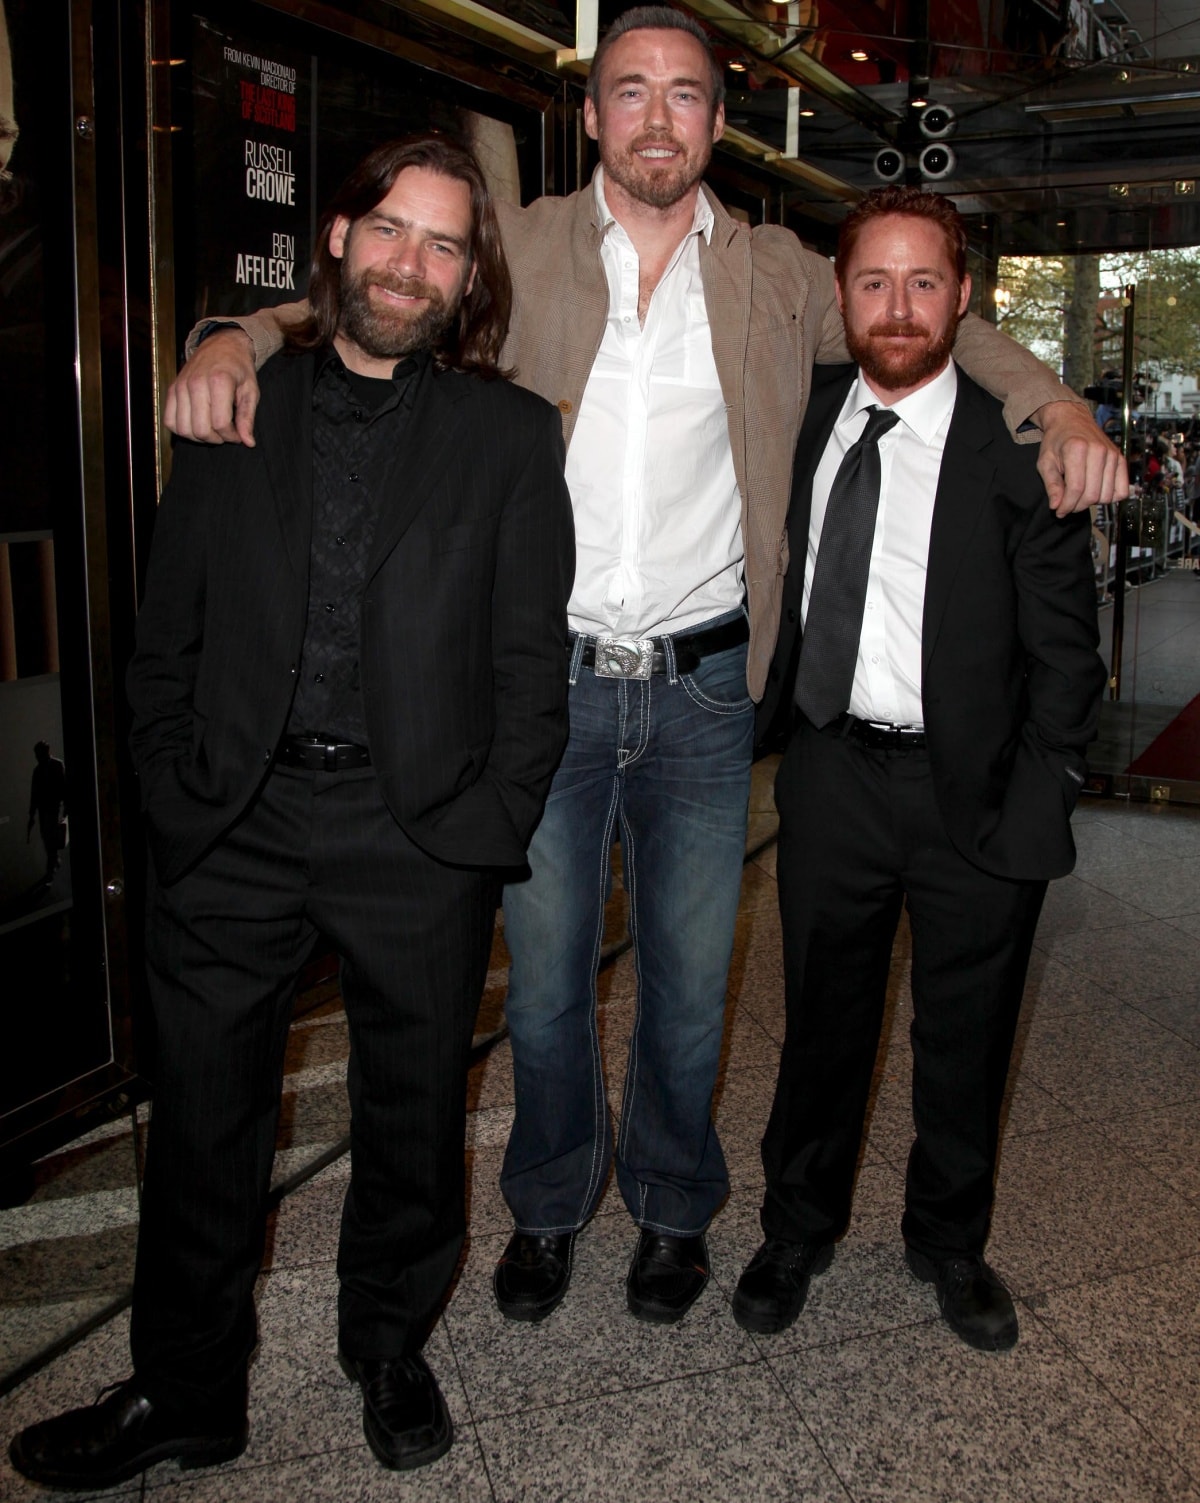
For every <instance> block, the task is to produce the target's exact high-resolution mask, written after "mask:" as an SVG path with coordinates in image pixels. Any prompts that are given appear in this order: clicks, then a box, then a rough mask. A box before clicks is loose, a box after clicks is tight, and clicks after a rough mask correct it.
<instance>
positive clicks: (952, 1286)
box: [904, 1247, 1018, 1352]
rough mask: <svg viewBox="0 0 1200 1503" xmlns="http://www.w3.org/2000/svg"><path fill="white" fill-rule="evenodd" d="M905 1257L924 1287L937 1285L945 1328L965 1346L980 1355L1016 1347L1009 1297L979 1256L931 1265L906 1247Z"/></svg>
mask: <svg viewBox="0 0 1200 1503" xmlns="http://www.w3.org/2000/svg"><path fill="white" fill-rule="evenodd" d="M904 1257H905V1260H906V1262H907V1263H908V1266H909V1268H910V1269H911V1270H912V1272H913V1273H914V1274H915V1276H916V1277H917V1278H919V1279H920V1280H921V1282H922V1283H923V1284H934V1285H936V1287H937V1302H938V1308H939V1309H940V1310H941V1312H942V1314H943V1315H944V1316H945V1318H946V1324H947V1325H948V1326H949V1327H950V1329H951V1330H952V1331H953V1332H954V1334H955V1335H956V1336H961V1337H962V1339H963V1340H964V1341H965V1342H966V1343H967V1345H968V1346H973V1347H977V1348H978V1350H979V1351H981V1352H1006V1351H1008V1349H1009V1347H1013V1346H1016V1344H1017V1334H1018V1332H1017V1312H1016V1310H1015V1309H1014V1308H1013V1302H1012V1295H1010V1294H1009V1292H1008V1290H1007V1289H1006V1288H1005V1287H1004V1285H1003V1284H1002V1283H1001V1282H1000V1279H999V1277H998V1276H997V1274H996V1272H995V1270H994V1269H992V1268H989V1267H988V1265H987V1264H986V1263H985V1262H984V1261H983V1259H982V1258H981V1257H980V1256H979V1255H978V1254H975V1256H973V1257H966V1258H946V1259H944V1260H943V1261H941V1262H934V1260H933V1259H932V1258H927V1257H925V1255H924V1254H923V1253H919V1252H914V1251H913V1249H912V1248H911V1247H908V1248H905V1251H904Z"/></svg>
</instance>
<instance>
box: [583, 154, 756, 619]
mask: <svg viewBox="0 0 1200 1503" xmlns="http://www.w3.org/2000/svg"><path fill="white" fill-rule="evenodd" d="M594 186H595V194H596V206H597V210H598V212H599V216H600V222H601V224H602V225H603V226H604V234H603V240H602V242H601V252H600V254H601V260H602V262H603V265H604V272H605V275H606V277H607V278H608V318H607V321H606V322H605V326H604V337H603V339H602V341H601V344H600V350H599V353H598V354H597V356H596V359H595V362H594V364H593V366H592V370H591V374H590V375H589V377H588V381H587V386H586V387H585V388H584V393H583V400H582V402H581V404H580V408H579V415H578V418H577V419H576V423H575V430H574V433H573V434H572V437H571V447H570V450H569V451H568V453H567V470H566V474H567V485H568V487H569V488H570V492H571V502H572V505H573V508H574V512H575V553H576V567H575V587H574V589H573V590H572V592H571V600H570V604H569V606H568V616H569V619H570V623H571V626H572V627H573V628H574V629H575V630H576V631H581V632H587V633H590V634H592V635H599V634H604V633H610V632H611V633H614V634H617V635H623V636H624V635H628V636H636V637H649V636H658V635H660V634H662V633H665V632H672V631H680V630H683V629H684V628H686V627H690V626H696V625H699V624H700V623H701V622H703V621H710V620H712V618H713V617H715V616H719V615H722V614H724V613H725V612H727V611H730V610H734V609H736V608H737V607H738V606H739V605H741V603H742V563H743V559H742V529H741V500H740V498H739V495H738V488H737V480H736V478H735V476H734V471H733V452H732V450H731V448H730V445H729V427H728V422H727V417H726V410H725V399H724V396H723V395H722V392H721V383H720V380H719V378H718V376H717V367H716V362H715V361H714V359H713V352H712V333H711V331H710V329H709V323H708V311H707V309H706V307H705V303H704V287H703V284H702V282H701V279H700V237H701V235H703V236H704V237H705V239H706V240H708V239H709V238H710V237H711V235H712V228H713V212H712V209H711V207H710V206H709V203H708V201H707V199H706V198H705V197H704V195H703V193H700V194H698V195H697V200H696V213H695V217H694V219H693V221H692V228H691V230H690V231H689V233H688V234H687V235H685V236H684V238H683V240H682V241H681V242H680V244H679V246H678V247H677V249H676V251H675V254H674V255H673V256H672V258H671V261H670V263H669V264H668V266H667V269H666V271H665V272H664V273H663V275H662V278H661V279H660V281H659V283H658V285H657V287H655V289H654V295H653V297H652V298H651V299H650V307H649V309H648V310H647V313H646V322H645V325H644V326H640V325H639V323H638V276H639V265H638V255H637V251H636V250H635V249H634V248H633V244H632V242H631V241H630V239H629V236H628V235H627V234H626V233H625V231H624V230H623V229H622V228H621V226H620V225H619V224H618V223H617V221H616V220H615V219H614V218H613V216H612V214H611V213H610V212H609V209H608V205H607V203H606V202H605V199H604V188H603V172H602V171H597V173H596V176H595V179H594Z"/></svg>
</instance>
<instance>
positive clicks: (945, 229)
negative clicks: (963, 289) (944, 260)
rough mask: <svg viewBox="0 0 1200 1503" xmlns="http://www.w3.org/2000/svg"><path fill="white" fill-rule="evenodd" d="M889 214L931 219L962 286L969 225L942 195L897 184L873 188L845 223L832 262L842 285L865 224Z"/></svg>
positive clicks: (848, 215)
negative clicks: (942, 236) (943, 236)
mask: <svg viewBox="0 0 1200 1503" xmlns="http://www.w3.org/2000/svg"><path fill="white" fill-rule="evenodd" d="M889 214H906V215H908V216H909V218H911V219H928V220H931V221H932V222H933V223H934V224H936V225H937V226H938V227H939V228H940V229H941V231H942V233H943V234H944V235H945V237H946V249H947V251H948V252H949V255H950V262H951V265H952V266H953V267H954V274H955V276H956V277H957V278H958V281H959V285H960V286H961V285H962V282H963V280H964V278H965V277H966V275H967V226H966V224H965V223H964V221H963V217H962V215H961V214H960V213H959V212H958V210H957V209H956V208H955V207H954V205H953V204H952V203H951V201H950V200H949V199H948V198H946V197H944V196H943V195H942V194H941V193H929V192H927V191H926V190H925V189H924V188H914V187H902V186H900V185H898V184H896V183H889V184H888V185H887V187H885V188H873V189H872V190H871V192H870V193H868V194H867V196H866V197H865V198H864V199H862V200H861V202H859V203H857V204H855V206H854V207H853V208H852V209H851V210H850V212H849V214H847V215H846V217H845V219H843V220H842V227H841V229H840V230H839V231H838V244H837V255H836V256H835V257H834V261H833V271H834V275H835V276H836V277H837V279H838V281H839V282H841V281H842V278H843V276H844V275H845V271H846V266H847V263H848V262H849V260H850V257H851V256H852V255H853V254H854V247H855V246H856V245H857V244H858V237H859V234H860V232H861V230H862V227H863V225H864V224H866V223H868V222H869V221H870V220H872V219H883V218H884V217H885V216H886V215H889Z"/></svg>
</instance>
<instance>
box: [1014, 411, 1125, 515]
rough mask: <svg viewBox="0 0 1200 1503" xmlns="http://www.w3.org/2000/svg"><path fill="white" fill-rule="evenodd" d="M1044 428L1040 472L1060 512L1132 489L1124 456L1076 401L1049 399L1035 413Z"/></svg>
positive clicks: (1104, 501)
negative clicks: (1050, 400)
mask: <svg viewBox="0 0 1200 1503" xmlns="http://www.w3.org/2000/svg"><path fill="white" fill-rule="evenodd" d="M1033 421H1034V422H1035V423H1036V424H1037V425H1038V427H1039V428H1040V429H1041V430H1042V452H1041V454H1040V456H1039V458H1038V473H1039V474H1040V475H1041V477H1042V484H1043V485H1044V486H1045V487H1046V494H1047V495H1048V496H1049V498H1050V505H1051V506H1052V507H1053V508H1054V510H1055V511H1056V512H1057V513H1058V515H1059V516H1060V517H1065V516H1069V515H1070V514H1071V512H1075V511H1083V510H1084V508H1085V507H1088V506H1102V505H1107V504H1108V503H1109V502H1110V501H1123V500H1124V499H1125V497H1126V496H1128V494H1129V473H1128V471H1127V470H1126V468H1125V458H1124V456H1123V455H1122V453H1121V451H1120V450H1119V449H1118V448H1117V447H1116V445H1115V444H1114V443H1113V442H1112V440H1111V439H1109V438H1106V437H1105V435H1104V434H1103V433H1101V431H1100V429H1099V428H1097V426H1096V423H1095V420H1094V419H1093V417H1092V415H1091V413H1090V412H1089V411H1088V410H1087V408H1086V407H1081V406H1080V405H1079V403H1078V402H1047V403H1046V405H1045V406H1044V407H1039V408H1038V410H1037V411H1036V412H1035V413H1034V414H1033Z"/></svg>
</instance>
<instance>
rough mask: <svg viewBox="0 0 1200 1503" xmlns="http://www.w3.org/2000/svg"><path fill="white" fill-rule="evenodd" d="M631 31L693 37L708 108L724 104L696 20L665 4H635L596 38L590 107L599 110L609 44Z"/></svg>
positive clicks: (721, 79) (716, 68)
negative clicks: (707, 84) (706, 81)
mask: <svg viewBox="0 0 1200 1503" xmlns="http://www.w3.org/2000/svg"><path fill="white" fill-rule="evenodd" d="M631 31H682V32H686V33H687V35H688V36H690V37H694V38H695V39H696V41H697V42H699V43H700V45H701V47H703V48H704V56H705V57H706V58H707V59H708V71H709V78H710V81H711V83H712V91H713V93H712V107H713V109H714V110H716V108H717V106H718V105H719V104H724V102H725V75H724V74H723V73H722V72H721V67H720V64H719V63H718V62H717V60H716V58H715V57H714V56H713V50H712V43H711V42H710V41H709V38H708V33H707V32H706V31H705V29H704V27H703V26H701V25H700V23H699V21H697V20H696V19H695V18H694V17H693V16H689V15H687V14H686V12H684V11H681V10H674V9H673V8H672V7H671V6H669V5H635V6H634V7H633V9H632V10H626V11H622V12H621V14H620V15H619V16H618V17H617V19H616V20H615V21H614V22H613V23H612V25H611V26H610V27H609V28H608V30H607V31H606V32H605V33H604V36H603V37H602V38H601V39H600V45H599V46H598V47H597V48H596V55H595V57H594V58H593V59H592V67H591V71H590V72H589V73H588V81H587V97H588V98H589V99H590V100H591V101H592V105H593V107H594V108H596V109H599V107H600V78H601V74H602V72H603V70H604V59H605V58H606V57H607V56H608V53H609V50H610V49H611V47H612V45H613V43H614V42H616V41H617V40H618V39H619V38H621V37H623V36H625V35H626V34H627V33H628V32H631Z"/></svg>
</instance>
